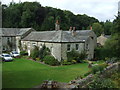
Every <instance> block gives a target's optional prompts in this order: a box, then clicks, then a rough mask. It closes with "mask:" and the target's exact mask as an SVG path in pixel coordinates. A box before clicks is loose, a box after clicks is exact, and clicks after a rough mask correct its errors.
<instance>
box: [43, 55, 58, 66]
mask: <svg viewBox="0 0 120 90" xmlns="http://www.w3.org/2000/svg"><path fill="white" fill-rule="evenodd" d="M43 61H44V62H45V64H48V65H52V66H56V65H60V63H59V61H58V60H57V59H55V58H54V57H53V56H50V55H47V56H45V57H44V58H43Z"/></svg>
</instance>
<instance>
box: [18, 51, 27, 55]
mask: <svg viewBox="0 0 120 90" xmlns="http://www.w3.org/2000/svg"><path fill="white" fill-rule="evenodd" d="M20 55H21V56H24V55H28V53H27V52H26V51H24V50H23V51H20Z"/></svg>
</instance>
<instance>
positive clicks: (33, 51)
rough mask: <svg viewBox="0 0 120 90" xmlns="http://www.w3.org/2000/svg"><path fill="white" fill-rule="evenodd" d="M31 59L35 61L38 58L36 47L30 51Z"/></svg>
mask: <svg viewBox="0 0 120 90" xmlns="http://www.w3.org/2000/svg"><path fill="white" fill-rule="evenodd" d="M30 56H31V57H32V59H36V58H37V57H39V48H38V47H37V46H35V47H34V49H33V50H32V51H31V55H30Z"/></svg>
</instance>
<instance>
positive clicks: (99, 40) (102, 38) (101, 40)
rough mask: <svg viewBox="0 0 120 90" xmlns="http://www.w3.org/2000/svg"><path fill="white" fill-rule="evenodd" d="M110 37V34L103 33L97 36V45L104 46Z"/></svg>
mask: <svg viewBox="0 0 120 90" xmlns="http://www.w3.org/2000/svg"><path fill="white" fill-rule="evenodd" d="M108 38H110V35H104V34H101V36H99V37H97V45H98V46H103V45H104V44H105V42H106V40H107V39H108Z"/></svg>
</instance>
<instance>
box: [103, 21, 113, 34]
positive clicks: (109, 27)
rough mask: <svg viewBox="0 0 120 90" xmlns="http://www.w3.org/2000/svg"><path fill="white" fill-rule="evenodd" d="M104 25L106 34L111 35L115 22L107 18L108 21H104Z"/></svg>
mask: <svg viewBox="0 0 120 90" xmlns="http://www.w3.org/2000/svg"><path fill="white" fill-rule="evenodd" d="M103 27H104V34H105V35H111V32H112V28H113V23H112V22H110V21H108V20H107V21H106V22H105V23H104V26H103Z"/></svg>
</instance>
